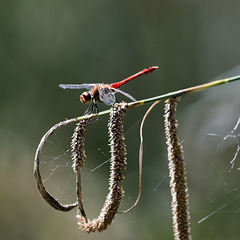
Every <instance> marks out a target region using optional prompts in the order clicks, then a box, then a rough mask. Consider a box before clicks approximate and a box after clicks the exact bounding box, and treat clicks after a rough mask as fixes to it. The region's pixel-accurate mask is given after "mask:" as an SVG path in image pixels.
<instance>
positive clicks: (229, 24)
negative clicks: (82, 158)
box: [0, 0, 240, 240]
mask: <svg viewBox="0 0 240 240" xmlns="http://www.w3.org/2000/svg"><path fill="white" fill-rule="evenodd" d="M239 9H240V2H239V1H238V0H229V1H224V0H210V1H209V0H201V1H194V0H193V1H189V0H170V1H169V0H163V1H155V0H149V1H124V0H123V1H109V0H101V1H97V0H88V1H86V0H85V1H84V0H79V1H73V0H70V1H62V0H60V1H52V0H48V1H46V0H42V1H24V0H16V1H4V0H1V1H0V29H1V31H0V76H1V88H0V91H1V92H0V113H1V114H0V116H1V119H0V122H1V128H0V131H1V134H0V239H9V240H10V239H11V240H12V239H24V240H26V239H39V240H40V239H41V240H45V239H46V240H47V239H58V240H62V239H73V240H74V239H105V240H107V239H116V240H117V239H139V240H141V239H173V234H172V220H171V207H170V204H171V197H170V190H169V187H168V185H169V178H168V169H167V164H168V162H167V161H168V160H167V152H166V145H165V135H164V129H163V117H162V115H163V104H160V105H159V106H158V107H156V108H155V109H154V111H153V112H152V113H151V114H150V116H149V118H148V119H147V122H146V125H145V127H144V144H145V145H144V169H143V192H142V198H141V201H140V203H139V205H138V206H137V207H136V208H135V209H134V210H133V211H132V212H130V213H128V214H124V215H121V214H118V215H117V216H116V218H115V221H114V223H113V224H112V225H111V226H110V227H109V229H108V230H107V231H104V232H103V233H101V234H99V233H93V234H89V235H88V234H86V233H83V232H81V231H80V230H78V226H77V223H76V220H75V215H76V210H72V211H71V212H69V213H62V212H58V211H56V210H54V209H52V208H51V207H50V206H48V205H47V204H46V203H45V202H44V201H43V200H42V198H41V196H40V195H39V193H38V191H37V189H36V186H35V183H34V179H33V176H32V170H33V159H34V154H35V150H36V148H37V146H38V143H39V141H40V139H41V137H42V136H43V134H44V133H45V132H46V131H47V130H48V129H49V128H50V127H51V126H53V125H54V124H56V123H57V122H60V121H63V120H64V119H66V118H71V117H75V116H80V115H82V114H83V112H84V111H85V109H86V106H84V105H83V104H81V103H80V101H79V94H80V93H81V91H77V90H62V89H60V88H59V87H58V84H60V83H84V82H86V83H88V82H89V83H93V82H106V83H110V82H114V81H118V80H121V79H123V78H125V77H128V76H130V75H131V74H134V73H136V72H138V71H140V70H141V69H143V68H145V67H148V66H152V65H158V66H159V69H158V70H157V71H155V72H153V73H151V74H149V75H146V76H142V77H141V78H139V79H137V80H135V81H133V82H131V83H128V84H127V85H125V86H123V87H122V88H121V89H123V90H125V91H126V92H128V93H130V94H132V95H133V96H134V97H135V98H137V99H143V98H147V97H153V96H156V95H160V94H163V93H166V92H169V91H173V90H178V89H181V88H185V87H190V86H194V85H198V84H202V83H205V82H208V81H210V80H213V79H214V78H215V77H217V76H219V75H221V74H222V73H224V72H226V71H227V70H229V69H231V68H232V67H234V66H237V65H238V64H239V63H240V28H239V23H240V14H239ZM236 74H240V68H238V67H236V68H235V69H234V70H233V71H230V72H228V73H227V76H233V75H236ZM222 76H223V75H222ZM224 76H225V75H224ZM239 91H240V83H238V82H235V83H232V84H227V85H224V86H220V87H217V88H213V89H209V90H206V91H204V92H202V93H195V94H192V95H191V96H185V97H183V98H182V101H181V102H180V103H179V107H178V119H179V123H180V125H179V135H180V139H181V140H182V141H183V146H184V151H185V161H186V168H187V173H188V185H189V199H190V213H191V227H192V230H191V233H192V237H193V239H239V236H240V229H239V220H240V218H239V209H240V204H239V197H240V194H239V189H240V187H239V186H240V184H239V171H238V169H239V165H240V164H239V161H240V159H239V157H238V155H237V154H236V153H237V150H238V147H239V144H238V137H237V135H238V132H239V129H238V128H237V129H236V130H235V131H234V132H232V130H233V129H234V126H235V124H236V123H237V121H238V118H239V116H240V111H239V106H240V99H239ZM118 100H119V101H121V100H126V99H125V98H124V97H122V96H120V95H118ZM147 107H148V106H144V107H140V108H138V109H133V110H129V111H128V113H127V116H126V118H125V131H126V144H127V150H128V155H127V157H128V167H127V171H126V173H125V176H126V179H125V181H124V183H123V186H124V190H125V198H124V201H123V205H122V206H121V210H124V209H126V208H128V207H129V206H130V205H131V204H132V203H133V202H134V201H135V198H136V195H137V191H138V189H137V187H138V184H137V182H138V159H137V158H138V145H139V133H138V131H139V121H140V120H141V118H142V117H143V115H144V113H145V111H146V109H147ZM99 108H100V109H105V108H106V107H105V106H104V105H103V104H100V105H99ZM106 126H107V116H106V117H103V118H100V119H99V120H98V121H96V122H94V124H92V126H91V127H90V128H89V130H88V133H87V137H86V138H87V139H86V152H87V156H88V157H87V159H86V168H85V173H84V176H83V191H84V192H83V194H84V204H85V207H86V211H87V213H89V217H90V218H93V217H96V216H97V215H98V213H99V211H100V209H101V206H102V204H103V202H104V198H105V195H106V194H107V187H108V186H107V184H108V179H107V178H108V167H109V166H108V164H105V165H104V166H103V167H99V168H98V169H96V170H94V168H95V167H97V166H99V164H101V163H102V162H104V161H106V160H107V159H108V158H109V153H108V152H109V148H108V138H107V127H106ZM73 128H74V125H73V126H70V127H66V128H65V129H63V130H62V132H61V131H59V133H56V134H55V135H54V136H53V137H52V140H51V142H48V143H47V145H46V148H45V150H44V153H43V155H42V159H41V160H42V161H43V162H42V165H41V167H42V170H43V174H45V178H44V179H45V180H46V181H45V183H46V186H48V187H49V190H50V191H51V192H53V193H55V194H56V197H58V198H59V199H60V200H62V201H63V202H69V201H71V202H72V201H75V198H74V178H73V174H72V171H71V167H68V168H67V167H66V166H67V164H68V165H71V163H70V161H71V159H70V153H69V152H68V150H69V146H70V137H71V133H72V131H73ZM230 134H231V135H232V136H230ZM228 135H229V137H227V136H228ZM233 135H234V136H233ZM224 137H225V138H224ZM62 155H64V157H65V158H64V159H62V158H61V161H66V162H64V163H63V162H61V161H60V157H59V156H62ZM235 155H236V159H235V165H234V166H233V168H232V169H231V167H232V165H231V164H230V162H231V160H232V159H233V158H234V156H235ZM58 160H59V162H58ZM67 161H68V163H67ZM61 165H63V166H64V167H62V168H60V166H61ZM65 169H66V170H65ZM69 176H70V177H69ZM70 178H71V180H69V179H70ZM62 192H63V193H62ZM207 216H208V217H207ZM205 217H207V218H206V220H204V221H202V222H200V223H198V222H199V221H201V219H203V218H205Z"/></svg>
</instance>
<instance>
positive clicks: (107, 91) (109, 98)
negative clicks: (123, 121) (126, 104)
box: [98, 87, 116, 106]
mask: <svg viewBox="0 0 240 240" xmlns="http://www.w3.org/2000/svg"><path fill="white" fill-rule="evenodd" d="M112 89H113V88H112ZM112 89H111V88H110V87H99V88H98V92H99V99H100V101H101V102H103V103H105V104H106V105H108V106H112V105H113V104H114V103H115V102H116V98H115V95H114V92H113V91H112Z"/></svg>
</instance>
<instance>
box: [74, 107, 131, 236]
mask: <svg viewBox="0 0 240 240" xmlns="http://www.w3.org/2000/svg"><path fill="white" fill-rule="evenodd" d="M126 109H127V108H126V104H124V103H122V104H115V105H114V107H113V108H112V111H111V114H110V120H109V124H108V129H109V145H110V148H111V161H110V177H109V193H108V195H107V197H106V200H105V203H104V206H103V208H102V210H101V212H100V214H99V216H98V217H97V218H95V219H93V220H88V222H86V221H85V219H84V218H83V217H82V216H80V215H77V219H78V224H79V227H80V229H81V230H82V231H85V232H88V233H90V232H95V231H96V230H97V231H99V232H101V231H103V230H105V229H106V228H107V227H108V226H109V225H110V224H111V223H112V221H113V219H114V217H115V215H116V213H117V211H118V208H119V206H120V203H121V201H122V197H123V193H124V192H123V189H122V187H121V185H120V182H121V181H122V180H123V179H124V176H123V174H122V171H124V170H125V166H126V157H125V155H126V147H125V144H124V136H123V117H124V115H125V112H126Z"/></svg>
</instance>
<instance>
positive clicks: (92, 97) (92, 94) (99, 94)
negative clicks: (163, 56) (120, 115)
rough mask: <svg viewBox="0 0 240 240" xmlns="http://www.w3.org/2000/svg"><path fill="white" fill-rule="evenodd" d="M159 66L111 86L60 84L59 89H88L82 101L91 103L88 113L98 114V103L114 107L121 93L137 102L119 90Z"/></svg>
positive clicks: (101, 84)
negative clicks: (116, 94) (117, 96)
mask: <svg viewBox="0 0 240 240" xmlns="http://www.w3.org/2000/svg"><path fill="white" fill-rule="evenodd" d="M157 68H158V67H157V66H153V67H149V68H145V69H143V70H142V71H140V72H138V73H136V74H134V75H132V76H130V77H128V78H126V79H124V80H122V81H120V82H115V83H111V84H104V83H90V84H88V83H83V84H60V85H59V87H60V88H63V89H82V88H85V89H88V90H90V91H88V92H83V93H82V94H81V96H80V100H81V102H82V103H90V105H89V107H88V109H87V111H86V113H93V112H96V113H98V107H97V101H99V102H103V103H104V104H106V105H108V106H112V105H114V103H115V102H116V97H115V93H121V94H123V95H125V96H126V97H128V98H129V99H131V100H132V101H136V99H135V98H134V97H132V96H131V95H130V94H128V93H126V92H124V91H122V90H120V89H118V88H119V87H121V86H122V85H123V84H125V83H127V82H129V81H131V80H133V79H134V78H137V77H139V76H141V75H143V74H146V73H150V72H152V71H154V70H155V69H157Z"/></svg>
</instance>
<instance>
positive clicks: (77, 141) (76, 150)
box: [71, 118, 91, 172]
mask: <svg viewBox="0 0 240 240" xmlns="http://www.w3.org/2000/svg"><path fill="white" fill-rule="evenodd" d="M90 121H91V119H90V118H88V119H82V120H80V121H79V123H77V126H76V128H75V130H74V133H73V136H72V144H71V148H72V160H73V169H74V171H75V172H76V168H77V167H79V168H82V167H83V165H84V159H85V157H86V155H85V149H84V140H85V139H84V137H85V132H86V129H87V126H88V124H89V122H90Z"/></svg>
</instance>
